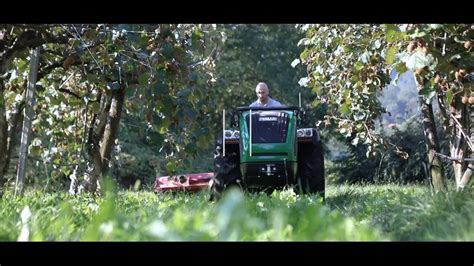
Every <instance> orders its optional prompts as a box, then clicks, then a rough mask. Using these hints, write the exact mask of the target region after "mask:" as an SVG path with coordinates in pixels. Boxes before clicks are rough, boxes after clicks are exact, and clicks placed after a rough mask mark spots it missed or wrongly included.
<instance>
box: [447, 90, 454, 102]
mask: <svg viewBox="0 0 474 266" xmlns="http://www.w3.org/2000/svg"><path fill="white" fill-rule="evenodd" d="M453 98H454V93H453V90H452V89H450V90H448V91H446V102H447V104H448V106H449V105H451V103H452V102H453Z"/></svg>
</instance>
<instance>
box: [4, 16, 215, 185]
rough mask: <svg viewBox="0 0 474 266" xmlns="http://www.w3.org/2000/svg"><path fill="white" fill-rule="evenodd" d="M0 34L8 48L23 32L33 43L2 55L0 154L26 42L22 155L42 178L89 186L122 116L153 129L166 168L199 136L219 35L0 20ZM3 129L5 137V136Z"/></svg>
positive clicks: (185, 29)
mask: <svg viewBox="0 0 474 266" xmlns="http://www.w3.org/2000/svg"><path fill="white" fill-rule="evenodd" d="M2 32H8V33H15V35H14V36H13V35H12V36H10V39H9V43H8V44H9V45H10V46H11V47H12V48H13V47H15V44H16V43H21V42H20V40H21V39H22V37H21V36H24V34H25V32H29V33H30V34H33V35H34V36H39V37H38V39H40V40H39V41H36V42H35V43H28V45H21V46H19V47H20V48H21V49H23V50H21V49H20V48H16V50H18V51H20V50H21V51H22V52H23V53H19V52H16V53H13V52H10V53H6V54H7V55H8V56H4V57H3V58H2V66H3V68H2V74H3V75H2V77H3V79H2V95H1V96H2V101H1V102H2V105H1V108H2V109H0V110H1V111H2V112H0V114H1V115H2V116H1V117H2V118H1V119H0V122H1V123H0V126H1V128H0V129H2V130H1V131H0V132H2V136H1V137H2V138H1V140H2V142H0V144H1V145H0V150H1V151H4V150H5V151H7V150H11V147H12V145H11V144H8V141H5V137H4V136H5V134H3V133H4V132H5V128H6V127H7V126H6V124H7V123H5V122H3V121H6V120H7V119H6V118H5V117H6V115H3V114H5V113H8V117H9V120H11V121H15V119H16V120H18V117H16V118H15V114H19V116H21V112H19V111H18V112H15V111H14V110H18V109H19V108H21V106H22V99H23V98H22V93H23V92H24V90H25V89H24V88H25V84H26V83H25V82H26V78H25V77H26V75H25V73H26V70H27V69H26V68H27V61H28V58H27V51H26V50H27V49H26V47H37V46H41V47H42V49H43V50H44V51H43V52H42V57H41V59H40V71H39V73H38V83H37V87H38V90H37V105H36V117H35V120H34V122H33V132H34V135H33V136H32V138H31V139H32V143H31V145H30V151H31V154H32V155H33V156H39V157H40V161H42V162H43V163H44V165H45V172H46V174H47V175H49V174H51V177H53V178H54V177H57V176H67V177H69V178H71V180H72V182H71V188H70V191H71V192H72V193H76V192H80V191H90V192H96V191H97V189H98V184H99V181H100V178H101V177H102V176H104V175H107V174H109V168H110V166H111V165H112V164H113V157H112V155H113V150H114V146H115V144H116V142H117V134H118V130H119V128H120V121H121V116H122V113H123V112H128V113H131V114H132V116H134V117H136V118H137V120H139V121H140V120H141V121H143V124H144V125H146V128H147V130H148V131H150V132H156V133H155V134H154V136H155V138H154V139H150V141H152V142H154V143H155V144H156V145H157V146H158V148H159V149H161V150H163V153H165V156H164V157H165V158H166V160H167V162H166V163H165V166H166V168H167V170H168V171H170V172H172V171H175V170H176V167H177V166H178V165H179V162H178V161H177V158H178V157H179V156H180V155H182V154H184V153H189V154H191V155H195V154H196V144H195V143H199V142H200V141H202V139H204V138H206V137H207V136H206V134H205V132H204V130H202V129H203V128H206V127H205V125H203V123H206V120H205V119H201V118H205V117H207V116H208V113H206V112H205V111H203V110H199V108H198V107H199V106H200V104H201V103H203V102H206V101H207V100H208V96H209V95H208V94H207V93H206V92H207V88H208V87H209V86H212V83H213V81H214V80H215V78H214V76H213V68H214V64H213V60H212V57H211V56H210V55H211V51H212V48H215V46H216V45H218V44H219V43H220V39H219V38H218V37H217V38H216V36H214V35H213V34H214V33H216V32H217V31H216V28H215V27H214V26H213V25H183V24H180V25H174V24H171V25H166V24H165V25H48V26H40V25H19V26H18V25H6V26H5V28H4V29H2ZM45 36H46V37H45ZM51 36H55V38H52V37H51ZM219 36H220V35H219ZM12 50H13V49H12ZM3 55H5V54H3ZM4 62H11V63H10V64H8V63H4ZM3 88H7V89H6V90H4V89H3ZM3 99H5V100H3ZM127 99H129V100H128V101H127ZM6 109H9V110H8V111H5V110H6ZM10 110H13V111H10ZM10 125H11V129H10V130H6V131H7V135H8V134H10V135H12V134H13V135H14V133H13V132H14V130H15V129H14V127H13V123H12V122H11V123H10ZM6 139H7V140H13V138H10V139H9V138H6ZM5 143H7V144H5ZM1 154H2V155H3V154H8V153H3V152H2V153H1ZM1 159H2V160H1V162H2V164H3V165H5V162H6V160H5V156H4V157H3V158H1ZM3 165H2V166H3ZM47 165H52V169H46V168H47ZM6 168H8V166H7V167H6ZM3 169H5V167H4V168H3ZM2 180H4V179H2Z"/></svg>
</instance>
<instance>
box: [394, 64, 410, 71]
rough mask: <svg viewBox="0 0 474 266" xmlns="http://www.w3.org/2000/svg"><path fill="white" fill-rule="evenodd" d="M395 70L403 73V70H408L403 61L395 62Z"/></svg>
mask: <svg viewBox="0 0 474 266" xmlns="http://www.w3.org/2000/svg"><path fill="white" fill-rule="evenodd" d="M395 70H396V71H397V73H399V74H403V73H405V72H407V71H408V69H407V67H406V65H405V63H398V64H396V65H395Z"/></svg>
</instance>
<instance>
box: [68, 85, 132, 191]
mask: <svg viewBox="0 0 474 266" xmlns="http://www.w3.org/2000/svg"><path fill="white" fill-rule="evenodd" d="M100 99H101V102H100V105H101V108H100V112H99V114H97V115H94V118H93V119H92V125H91V128H90V129H89V134H88V140H87V143H86V147H87V151H88V152H87V154H88V157H89V158H88V162H87V170H86V171H85V174H84V180H83V182H82V184H81V185H80V186H79V188H78V190H77V191H78V192H79V193H81V192H83V191H84V192H90V193H97V192H98V189H99V188H100V186H99V180H100V178H101V177H102V176H104V175H106V174H107V172H108V169H109V164H110V162H111V160H110V159H111V151H112V148H113V145H114V144H115V139H116V137H117V133H118V129H119V124H120V118H121V114H122V107H123V103H124V99H125V90H124V89H120V90H114V91H108V92H107V94H104V95H102V97H100ZM71 187H73V184H71ZM71 191H75V189H74V188H72V189H70V192H71Z"/></svg>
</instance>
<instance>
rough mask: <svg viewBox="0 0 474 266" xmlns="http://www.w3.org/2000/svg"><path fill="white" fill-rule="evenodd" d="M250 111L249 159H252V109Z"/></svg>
mask: <svg viewBox="0 0 474 266" xmlns="http://www.w3.org/2000/svg"><path fill="white" fill-rule="evenodd" d="M249 111H250V114H249V115H250V157H252V109H250V110H249Z"/></svg>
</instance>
